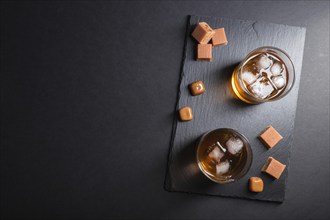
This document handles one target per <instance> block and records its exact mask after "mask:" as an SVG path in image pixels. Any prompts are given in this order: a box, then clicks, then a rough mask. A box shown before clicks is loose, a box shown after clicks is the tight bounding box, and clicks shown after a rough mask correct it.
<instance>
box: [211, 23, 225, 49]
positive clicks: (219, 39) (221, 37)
mask: <svg viewBox="0 0 330 220" xmlns="http://www.w3.org/2000/svg"><path fill="white" fill-rule="evenodd" d="M214 31H215V34H214V36H213V37H212V45H213V47H214V46H218V45H227V43H228V41H227V37H226V33H225V29H224V28H219V29H215V30H214Z"/></svg>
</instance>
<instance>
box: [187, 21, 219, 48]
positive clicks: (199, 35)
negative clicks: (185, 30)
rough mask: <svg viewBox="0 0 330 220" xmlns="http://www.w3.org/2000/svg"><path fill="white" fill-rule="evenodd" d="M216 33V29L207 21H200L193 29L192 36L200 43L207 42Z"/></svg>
mask: <svg viewBox="0 0 330 220" xmlns="http://www.w3.org/2000/svg"><path fill="white" fill-rule="evenodd" d="M214 34H215V31H214V30H213V29H212V28H211V27H210V26H209V25H208V24H207V23H206V22H199V23H198V24H197V26H196V28H195V30H194V31H193V33H192V36H193V37H194V38H195V39H196V40H197V41H198V42H199V43H200V44H207V43H208V42H209V41H210V40H211V38H212V37H213V36H214Z"/></svg>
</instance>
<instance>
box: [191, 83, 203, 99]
mask: <svg viewBox="0 0 330 220" xmlns="http://www.w3.org/2000/svg"><path fill="white" fill-rule="evenodd" d="M189 89H190V93H191V95H193V96H196V95H200V94H202V93H204V92H205V86H204V83H203V82H202V81H197V82H194V83H192V84H190V85H189Z"/></svg>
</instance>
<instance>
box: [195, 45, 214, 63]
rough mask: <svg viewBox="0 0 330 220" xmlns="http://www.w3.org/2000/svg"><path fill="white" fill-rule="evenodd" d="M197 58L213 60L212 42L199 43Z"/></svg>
mask: <svg viewBox="0 0 330 220" xmlns="http://www.w3.org/2000/svg"><path fill="white" fill-rule="evenodd" d="M197 60H207V61H210V62H211V61H212V44H198V45H197Z"/></svg>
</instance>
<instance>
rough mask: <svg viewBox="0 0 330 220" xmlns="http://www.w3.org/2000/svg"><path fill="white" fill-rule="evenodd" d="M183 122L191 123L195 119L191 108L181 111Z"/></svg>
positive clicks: (184, 108)
mask: <svg viewBox="0 0 330 220" xmlns="http://www.w3.org/2000/svg"><path fill="white" fill-rule="evenodd" d="M179 114H180V119H181V121H190V120H192V119H193V114H192V110H191V108H189V107H188V106H185V107H183V108H181V109H180V110H179Z"/></svg>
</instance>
